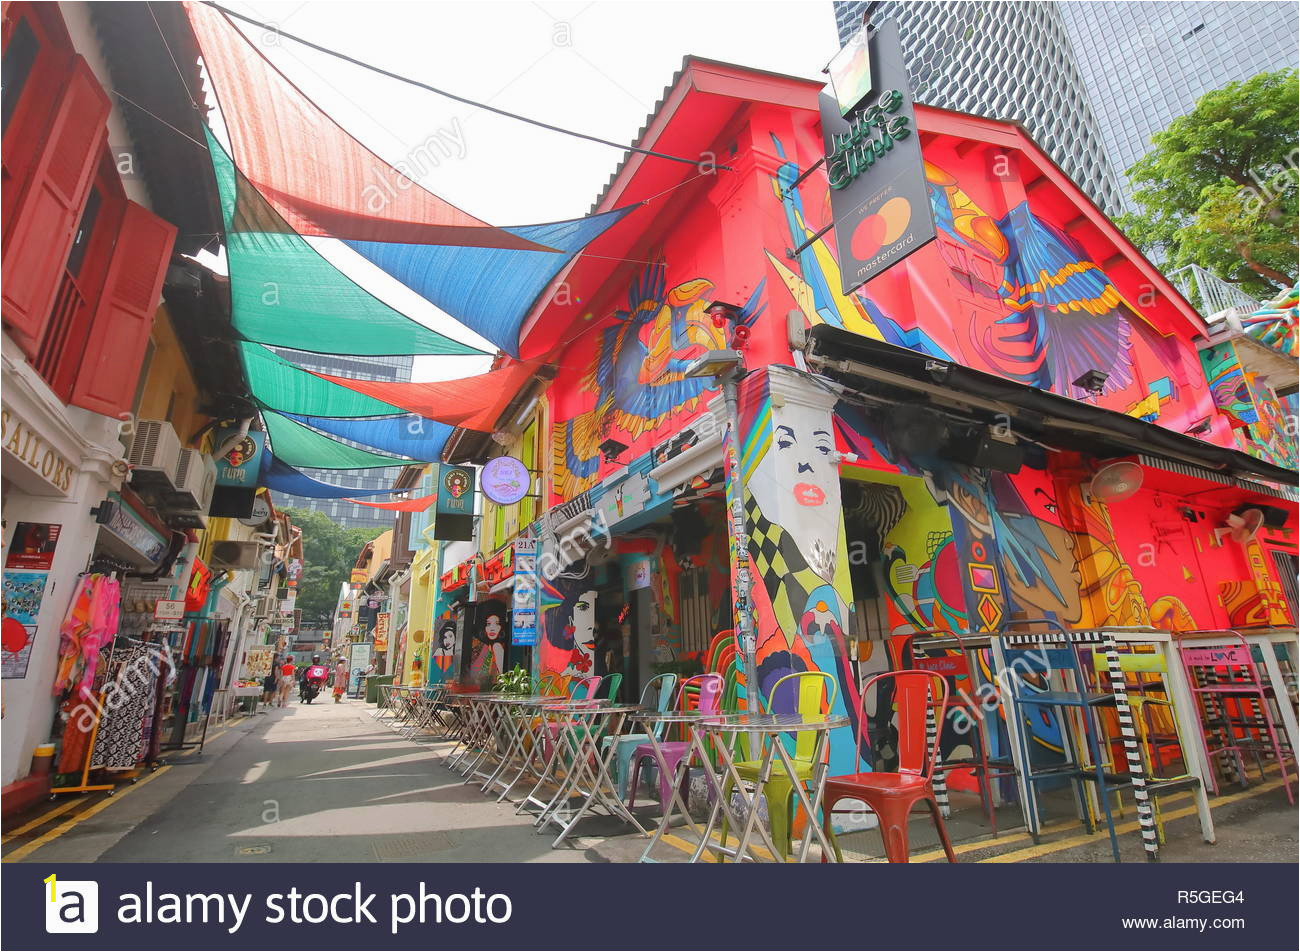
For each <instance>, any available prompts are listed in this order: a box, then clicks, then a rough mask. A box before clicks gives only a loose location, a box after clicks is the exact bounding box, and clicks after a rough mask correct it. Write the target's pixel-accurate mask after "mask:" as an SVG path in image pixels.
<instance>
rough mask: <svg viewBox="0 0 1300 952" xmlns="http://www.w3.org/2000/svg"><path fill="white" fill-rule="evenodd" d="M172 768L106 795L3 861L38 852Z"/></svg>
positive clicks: (152, 774) (169, 766)
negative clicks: (113, 794)
mask: <svg viewBox="0 0 1300 952" xmlns="http://www.w3.org/2000/svg"><path fill="white" fill-rule="evenodd" d="M171 769H172V768H171V764H168V765H167V766H166V767H159V768H158V769H157V770H155V771H154V772H153V773H151V774H150V775H149V776H147V777H145V778H144V779H143V780H137V781H136V782H135V783H134V784H132V785H131V786H129V787H126V788H125V789H124V790H122V791H121V792H120V793H118V794H116V795H115V796H111V797H105V798H104V799H103V800H101V801H99V803H96V804H95V805H94V806H92V807H90V808H89V809H87V810H85V811H84V812H82V813H78V814H77V815H76V816H72V817H69V818H68V819H66V820H64V821H63V822H62V823H60V824H59V825H58V826H56V827H55V828H54V829H52V830H50V831H49V832H47V833H42V834H41V835H40V836H38V837H37V838H36V839H34V840H32V841H31V842H30V843H24V844H23V845H22V846H20V847H18V848H17V849H15V850H14V851H13V852H11V853H10V854H9V855H8V856H6V857H4V859H3V860H2V862H5V863H16V862H18V861H19V860H21V859H23V858H24V857H27V856H30V855H31V854H32V853H34V852H36V851H37V850H38V849H40V848H41V847H42V846H44V845H45V844H46V843H49V842H51V841H53V840H57V839H58V838H59V837H60V836H62V835H63V834H64V833H67V832H68V831H69V830H70V829H72V828H73V827H74V826H76V825H77V824H78V823H80V822H81V821H82V820H89V819H90V818H91V817H92V816H94V815H95V814H97V813H99V812H100V811H101V810H106V809H108V808H109V807H111V806H112V805H113V804H114V803H117V802H120V801H121V799H122V798H123V797H125V796H128V795H129V794H130V793H131V792H132V791H134V790H139V789H140V788H141V787H143V786H144V785H145V784H146V783H149V782H150V781H152V780H154V779H155V778H157V777H160V776H162V775H163V774H165V773H166V772H167V771H169V770H171Z"/></svg>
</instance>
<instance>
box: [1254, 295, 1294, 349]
mask: <svg viewBox="0 0 1300 952" xmlns="http://www.w3.org/2000/svg"><path fill="white" fill-rule="evenodd" d="M1297 323H1300V284H1296V285H1292V286H1291V287H1290V288H1289V289H1288V290H1286V291H1283V292H1282V293H1281V294H1279V295H1278V296H1277V297H1275V298H1274V299H1273V300H1271V301H1267V302H1265V303H1264V304H1263V306H1261V307H1260V308H1259V310H1257V311H1255V312H1254V313H1253V314H1251V315H1249V316H1248V317H1243V318H1242V319H1241V326H1242V328H1243V329H1244V330H1245V332H1246V333H1247V334H1248V335H1250V336H1251V337H1252V338H1254V339H1255V340H1257V341H1259V342H1260V343H1261V344H1263V345H1264V346H1265V347H1271V348H1272V349H1273V350H1275V351H1277V352H1278V353H1279V354H1285V355H1286V356H1287V357H1300V339H1297V335H1296V325H1297Z"/></svg>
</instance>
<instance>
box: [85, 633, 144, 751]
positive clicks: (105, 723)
mask: <svg viewBox="0 0 1300 952" xmlns="http://www.w3.org/2000/svg"><path fill="white" fill-rule="evenodd" d="M153 654H155V652H154V651H152V650H151V649H150V646H148V645H144V644H132V645H130V646H129V647H128V648H127V649H126V650H125V651H122V652H120V654H119V653H117V652H115V653H114V658H113V662H114V667H115V670H114V671H113V672H112V675H113V681H112V683H111V684H110V685H108V686H106V687H105V689H104V710H103V713H102V714H101V716H100V722H99V733H98V734H97V735H96V736H95V749H94V751H93V752H92V753H91V758H90V765H91V766H92V767H107V768H108V769H110V770H123V769H128V768H131V767H134V766H135V765H136V764H138V763H139V762H140V758H141V757H142V756H143V754H144V750H145V744H146V741H147V737H146V735H145V724H146V722H148V721H149V720H150V718H151V717H152V714H153V705H154V697H155V691H154V688H155V682H156V679H157V676H158V667H157V662H156V660H155V659H154V658H151V657H150V656H151V655H153ZM119 658H120V661H119Z"/></svg>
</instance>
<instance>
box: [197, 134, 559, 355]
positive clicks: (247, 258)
mask: <svg viewBox="0 0 1300 952" xmlns="http://www.w3.org/2000/svg"><path fill="white" fill-rule="evenodd" d="M204 132H205V134H206V136H207V141H208V148H209V150H210V153H211V156H212V167H213V171H214V172H215V174H216V179H217V191H218V193H219V196H220V201H221V214H222V218H223V220H224V222H225V226H226V260H227V267H228V268H229V271H230V308H231V318H230V319H231V323H232V324H233V325H234V328H235V330H236V331H237V332H238V333H239V335H240V336H241V337H243V338H244V339H245V340H250V341H257V342H259V343H262V344H274V345H276V346H279V347H292V348H294V349H296V350H305V351H310V352H312V353H318V354H356V355H362V356H386V355H394V354H482V353H484V351H482V350H481V349H479V348H477V347H473V346H470V345H469V344H464V343H461V342H459V341H455V340H452V339H451V338H450V337H447V336H446V335H444V334H439V333H438V332H437V331H433V330H430V329H429V328H427V327H425V326H424V325H423V324H420V323H418V322H416V321H413V320H411V319H410V318H409V317H407V316H406V315H404V314H402V313H400V312H399V311H395V310H394V309H393V308H391V307H389V306H388V305H387V304H385V303H384V302H383V301H381V300H379V299H378V298H377V297H375V296H374V295H373V294H371V293H370V292H369V291H367V290H365V289H364V288H362V287H361V286H360V285H358V284H357V283H356V282H355V281H353V280H352V279H351V278H349V277H348V276H347V275H345V274H344V273H343V272H342V271H340V270H339V269H338V268H336V267H334V265H332V264H330V263H329V261H327V260H326V259H325V258H324V257H323V256H322V255H321V254H320V252H318V251H317V250H316V249H315V248H313V247H312V246H311V245H310V244H308V243H307V241H306V239H304V238H303V237H302V236H301V235H299V234H298V233H297V232H295V231H293V229H291V228H290V227H289V226H288V225H287V224H286V223H285V221H284V219H283V218H281V217H280V215H279V213H278V212H276V211H275V209H274V208H272V207H271V205H270V204H269V203H268V202H267V201H266V199H264V198H263V197H262V196H261V194H260V193H259V192H258V191H257V189H256V188H254V187H253V186H252V185H251V184H250V183H249V181H248V180H247V179H246V178H244V177H243V175H241V174H240V173H239V170H238V169H236V168H235V165H234V163H233V162H232V161H231V159H230V156H229V155H228V154H227V153H226V151H225V149H223V148H222V147H221V143H219V142H218V141H217V140H216V138H215V137H214V136H213V135H212V131H211V130H210V129H208V128H207V127H206V126H205V127H204ZM551 257H558V256H556V255H551Z"/></svg>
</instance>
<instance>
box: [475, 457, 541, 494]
mask: <svg viewBox="0 0 1300 952" xmlns="http://www.w3.org/2000/svg"><path fill="white" fill-rule="evenodd" d="M531 475H532V474H530V473H529V472H528V467H527V466H525V465H524V464H523V463H522V462H521V461H519V460H517V459H515V458H514V457H513V456H498V457H496V458H495V459H491V460H488V462H487V465H486V466H484V467H483V495H485V496H487V497H488V499H491V500H492V501H493V502H494V503H496V504H498V505H500V506H513V505H514V504H515V503H517V502H518V501H519V500H521V499H523V498H524V497H525V496H527V495H528V488H529V486H530V484H531V483H532V478H531Z"/></svg>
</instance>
